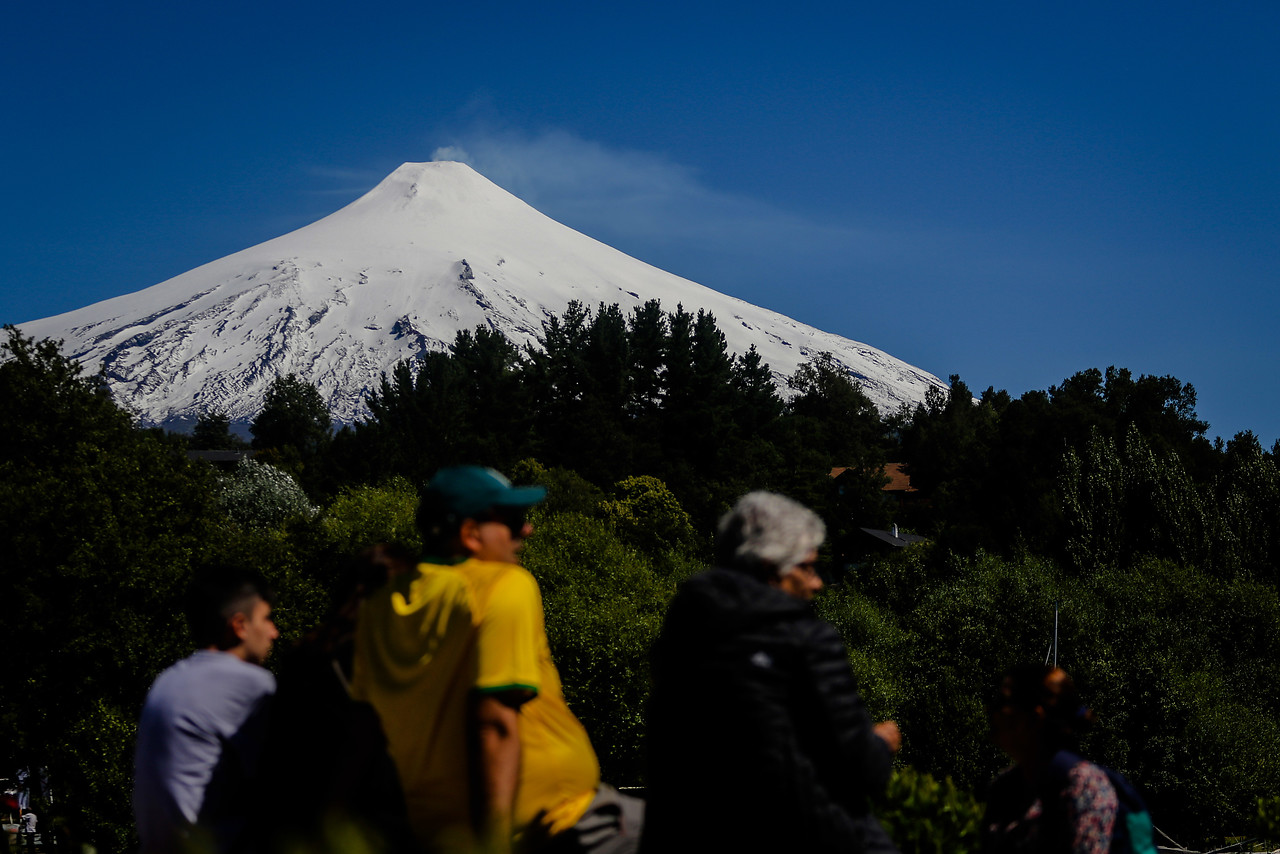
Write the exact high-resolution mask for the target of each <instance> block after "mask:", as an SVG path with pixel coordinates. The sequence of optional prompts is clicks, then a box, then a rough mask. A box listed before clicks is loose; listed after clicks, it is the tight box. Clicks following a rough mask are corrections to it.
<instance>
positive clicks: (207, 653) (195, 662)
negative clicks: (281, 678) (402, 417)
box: [185, 650, 276, 693]
mask: <svg viewBox="0 0 1280 854" xmlns="http://www.w3.org/2000/svg"><path fill="white" fill-rule="evenodd" d="M185 661H187V662H189V664H188V665H187V674H186V675H187V678H188V679H189V680H190V681H192V682H195V683H205V684H202V687H211V686H208V685H207V683H213V684H215V685H217V686H218V688H219V689H220V690H227V689H228V687H238V688H239V689H240V690H242V691H245V692H248V693H255V692H266V693H270V692H272V691H275V689H276V678H275V676H273V675H272V674H271V671H270V670H267V669H266V668H265V667H263V666H261V665H259V664H252V663H250V662H248V661H245V660H243V659H241V658H238V657H237V656H235V655H232V654H231V653H229V652H214V651H211V650H200V651H198V652H196V654H195V655H193V656H191V657H190V658H188V659H185Z"/></svg>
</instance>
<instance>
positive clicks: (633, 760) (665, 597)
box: [524, 508, 698, 786]
mask: <svg viewBox="0 0 1280 854" xmlns="http://www.w3.org/2000/svg"><path fill="white" fill-rule="evenodd" d="M677 509H678V508H677ZM532 521H533V524H534V530H535V533H534V536H533V537H532V538H531V539H530V540H529V542H528V544H527V545H526V546H525V551H524V562H525V565H526V566H527V567H528V568H529V570H530V571H531V572H532V573H533V574H534V576H535V577H536V578H537V579H538V584H539V586H540V587H541V588H542V598H543V606H544V608H545V611H546V618H547V638H548V641H549V642H550V644H551V652H552V655H553V657H554V659H555V662H556V667H557V669H558V670H559V671H560V677H561V679H562V680H563V683H564V691H565V698H566V700H567V701H568V703H569V707H570V708H571V709H572V710H573V712H574V714H576V715H577V716H578V718H579V719H580V720H581V721H582V723H583V725H584V726H585V727H586V728H587V732H588V733H589V734H590V736H591V743H592V745H593V746H594V747H595V749H596V753H597V754H598V756H599V758H600V766H601V769H602V773H603V776H604V779H606V780H608V781H610V782H611V783H613V784H615V785H622V786H630V785H642V784H643V779H644V778H643V774H644V770H643V766H644V710H645V706H646V704H647V703H648V696H649V647H650V646H651V645H652V643H653V641H654V639H656V638H657V636H658V631H659V630H660V629H661V626H662V616H663V614H664V613H665V612H666V606H667V603H668V602H669V601H670V600H671V597H672V596H673V595H674V594H675V588H676V584H677V583H678V582H679V581H680V580H681V579H683V578H684V577H685V576H687V575H688V574H689V573H691V572H692V571H693V570H694V569H695V568H696V567H697V565H698V564H697V563H696V562H694V561H692V560H689V559H687V558H682V557H680V556H679V555H670V554H664V553H662V552H657V553H644V552H640V551H638V550H636V549H634V548H631V547H629V546H627V545H625V544H624V543H623V542H622V541H621V540H620V539H619V538H618V536H617V535H616V534H615V533H614V532H613V530H612V529H611V526H610V525H609V524H608V523H607V522H605V521H603V520H599V519H593V518H591V517H589V516H585V515H582V514H579V513H572V512H569V513H561V514H558V515H554V516H550V515H542V514H540V513H539V514H535V515H534V516H533V517H532ZM655 561H656V562H655Z"/></svg>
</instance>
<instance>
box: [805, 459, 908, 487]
mask: <svg viewBox="0 0 1280 854" xmlns="http://www.w3.org/2000/svg"><path fill="white" fill-rule="evenodd" d="M905 467H906V463H885V464H884V468H883V469H882V471H883V473H884V476H885V477H887V478H889V482H888V483H886V484H885V485H884V486H882V487H880V488H881V489H882V490H884V491H885V492H919V491H920V490H918V489H916V488H915V487H914V486H912V485H911V476H910V475H908V474H907V473H906V471H905V470H904V469H905ZM848 470H849V466H836V467H834V468H832V469H831V473H830V474H829V475H828V477H831V478H837V477H839V476H840V475H842V474H844V473H845V472H847V471H848Z"/></svg>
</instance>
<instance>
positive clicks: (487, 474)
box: [422, 466, 547, 519]
mask: <svg viewBox="0 0 1280 854" xmlns="http://www.w3.org/2000/svg"><path fill="white" fill-rule="evenodd" d="M546 497H547V488H546V487H545V486H512V485H511V481H509V480H507V479H506V478H505V477H503V476H502V473H501V472H498V471H495V470H494V469H491V468H485V467H483V466H452V467H450V468H443V469H440V471H438V472H436V476H435V477H433V478H431V482H430V483H429V484H427V488H426V489H424V490H423V491H422V503H423V505H424V507H429V508H430V509H431V510H432V511H434V512H435V513H436V514H439V515H441V516H452V517H454V518H455V519H468V518H474V517H476V516H478V515H480V514H482V513H484V512H485V511H486V510H493V509H495V508H499V507H532V506H533V505H535V504H537V503H538V502H539V501H541V500H542V499H544V498H546Z"/></svg>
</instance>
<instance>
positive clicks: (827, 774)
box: [643, 492, 900, 854]
mask: <svg viewBox="0 0 1280 854" xmlns="http://www.w3.org/2000/svg"><path fill="white" fill-rule="evenodd" d="M825 536H826V529H825V527H824V525H823V524H822V520H821V519H819V518H818V516H817V515H816V514H814V513H813V512H812V511H811V510H809V509H808V508H806V507H804V506H802V505H800V504H797V503H796V502H794V501H792V500H791V499H789V498H785V497H783V496H781V495H774V494H772V493H767V492H752V493H750V494H748V495H745V496H743V497H742V498H741V499H740V500H739V501H738V503H737V505H735V506H734V508H733V509H732V510H731V511H730V512H729V513H728V514H727V515H726V516H725V517H724V518H723V519H721V520H720V525H719V531H718V536H717V540H716V562H717V567H716V568H714V569H711V570H708V571H707V572H703V573H701V574H699V575H696V576H694V577H693V578H691V579H690V580H689V581H687V582H685V584H684V585H683V586H682V587H681V589H680V591H679V593H677V594H676V597H675V599H674V600H673V601H672V603H671V609H670V610H669V611H668V613H667V618H666V623H665V625H664V627H663V630H662V636H661V637H660V638H659V640H658V642H657V643H656V644H655V646H654V651H653V680H654V686H653V698H652V702H651V706H650V714H649V775H648V814H647V817H646V826H645V834H644V842H643V850H644V851H646V852H652V854H664V853H665V852H684V851H689V852H693V851H698V852H703V851H734V852H743V851H747V852H750V851H760V852H766V851H767V852H777V851H804V852H826V851H832V852H835V851H840V852H893V851H896V849H895V848H894V846H893V843H892V842H890V840H889V838H888V836H887V835H886V834H885V832H884V829H883V828H882V827H881V826H880V823H879V822H878V821H877V820H876V819H875V817H874V816H872V815H871V812H870V804H869V799H870V798H871V797H872V796H873V795H875V794H877V793H879V792H881V791H883V789H884V785H885V783H886V781H887V780H888V777H889V768H890V760H891V757H892V754H893V753H894V752H895V751H896V750H897V749H898V745H899V741H900V737H899V734H898V727H897V725H896V724H894V723H893V722H892V721H885V722H883V723H881V724H876V725H873V724H872V722H871V719H870V717H869V716H868V714H867V711H866V708H865V707H864V706H863V703H862V698H861V697H860V696H859V695H858V692H857V690H856V686H855V684H854V679H853V672H852V670H851V669H850V667H849V660H848V655H847V652H846V650H845V646H844V643H843V642H842V641H841V640H840V636H839V635H838V634H837V633H836V630H835V629H834V628H833V627H832V626H831V625H830V624H828V623H826V622H824V621H822V620H819V619H818V618H817V617H816V616H815V615H814V614H813V609H812V606H811V605H810V600H811V599H812V598H813V595H814V594H815V593H816V592H817V591H818V590H819V589H820V588H821V587H822V580H821V578H820V577H819V576H818V574H817V571H816V569H815V561H816V560H817V557H818V551H817V550H818V547H819V546H820V545H821V544H822V541H823V539H824V537H825Z"/></svg>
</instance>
